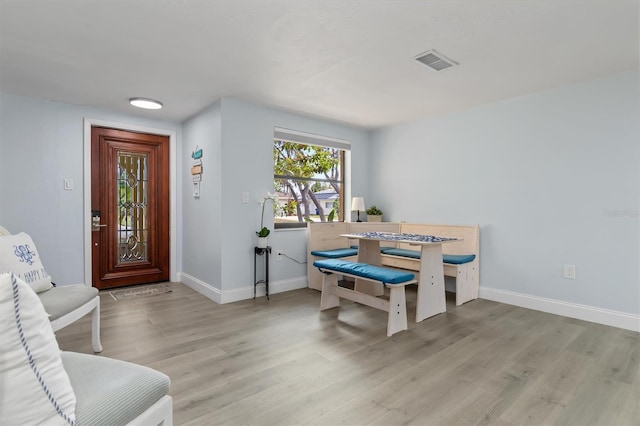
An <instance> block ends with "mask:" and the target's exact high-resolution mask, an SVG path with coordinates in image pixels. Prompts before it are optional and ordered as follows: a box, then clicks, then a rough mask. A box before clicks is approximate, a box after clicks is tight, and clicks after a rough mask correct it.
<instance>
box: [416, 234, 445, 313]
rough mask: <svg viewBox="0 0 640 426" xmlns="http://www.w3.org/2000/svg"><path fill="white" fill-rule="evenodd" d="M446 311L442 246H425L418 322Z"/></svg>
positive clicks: (418, 304)
mask: <svg viewBox="0 0 640 426" xmlns="http://www.w3.org/2000/svg"><path fill="white" fill-rule="evenodd" d="M446 311H447V303H446V297H445V293H444V267H443V265H442V244H428V245H423V246H422V254H421V255H420V281H419V282H418V301H417V306H416V322H420V321H422V320H423V319H426V318H429V317H432V316H434V315H437V314H440V313H442V312H446Z"/></svg>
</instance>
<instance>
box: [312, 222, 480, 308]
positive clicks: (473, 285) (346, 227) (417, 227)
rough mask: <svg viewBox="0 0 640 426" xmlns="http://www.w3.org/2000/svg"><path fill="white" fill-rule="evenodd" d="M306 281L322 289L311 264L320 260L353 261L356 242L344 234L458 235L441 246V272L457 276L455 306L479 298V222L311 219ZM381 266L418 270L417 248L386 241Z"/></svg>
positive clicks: (320, 279)
mask: <svg viewBox="0 0 640 426" xmlns="http://www.w3.org/2000/svg"><path fill="white" fill-rule="evenodd" d="M307 229H308V237H309V238H308V247H307V248H308V251H307V280H308V285H309V288H313V289H315V290H321V289H322V273H320V271H318V269H317V268H316V267H314V266H313V263H314V262H315V261H316V260H320V259H331V258H333V259H342V260H348V261H356V260H357V254H358V246H357V244H358V241H357V240H350V239H348V238H345V237H342V236H341V235H343V234H357V233H361V232H374V231H377V232H400V233H407V234H420V235H435V236H440V237H450V238H457V239H459V240H460V241H457V242H455V243H450V244H446V245H444V246H443V251H444V252H443V267H444V275H445V276H448V277H454V278H455V279H456V305H462V304H463V303H465V302H468V301H470V300H473V299H477V298H478V291H479V286H480V227H479V226H478V225H470V226H461V225H432V224H411V223H394V222H329V223H327V222H314V223H309V224H308V228H307ZM380 252H381V254H380V261H381V265H380V266H387V267H392V268H397V269H406V270H410V271H414V272H415V273H418V274H419V273H420V248H419V247H416V246H414V245H410V244H406V243H393V242H385V243H384V244H381V248H380Z"/></svg>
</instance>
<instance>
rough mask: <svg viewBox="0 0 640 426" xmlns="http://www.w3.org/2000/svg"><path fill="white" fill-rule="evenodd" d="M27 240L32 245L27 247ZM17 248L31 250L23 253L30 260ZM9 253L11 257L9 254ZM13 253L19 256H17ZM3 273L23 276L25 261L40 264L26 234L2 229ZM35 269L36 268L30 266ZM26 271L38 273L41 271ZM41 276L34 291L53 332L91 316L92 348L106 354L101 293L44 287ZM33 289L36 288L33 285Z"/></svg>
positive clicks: (86, 288) (72, 287) (77, 287)
mask: <svg viewBox="0 0 640 426" xmlns="http://www.w3.org/2000/svg"><path fill="white" fill-rule="evenodd" d="M25 241H27V242H28V244H23V243H24V242H25ZM16 247H28V249H26V248H25V249H23V251H24V252H25V253H26V254H27V255H28V257H25V256H23V257H22V258H21V257H19V256H17V255H18V252H16V250H17V249H16ZM7 253H8V254H7ZM13 253H15V254H16V255H15V256H14V255H13ZM0 254H1V255H2V258H0V272H5V271H13V272H14V273H16V274H18V275H19V276H20V269H21V268H23V269H24V268H25V267H26V264H25V262H24V261H25V259H26V260H28V261H30V262H34V261H37V262H38V264H39V263H40V260H39V256H38V254H37V250H36V248H35V244H34V243H33V242H32V240H31V238H30V237H29V236H28V235H27V234H24V233H21V234H16V235H11V233H10V232H9V231H8V230H7V229H6V228H3V227H2V226H0ZM30 265H31V268H32V269H33V268H34V266H33V265H32V263H30ZM34 271H35V272H33V271H28V272H26V273H27V274H29V273H34V274H37V273H38V270H37V269H35V270H34ZM45 278H48V279H49V282H50V277H48V276H45V277H41V279H40V280H39V283H38V285H37V286H36V287H35V288H34V290H35V291H36V293H37V294H38V297H39V298H40V301H41V302H42V304H43V305H44V308H45V311H46V312H47V313H48V314H49V319H50V321H51V327H52V328H53V331H58V330H60V329H61V328H64V327H66V326H68V325H69V324H72V323H74V322H75V321H77V320H79V319H80V318H82V317H84V316H85V315H87V314H89V313H91V315H92V316H91V346H92V348H93V351H94V352H102V344H101V342H100V296H99V294H98V290H97V289H96V288H93V287H89V286H86V285H65V286H53V287H52V286H51V285H50V284H48V285H47V284H44V285H43V284H42V282H43V281H46V279H45ZM32 287H33V286H32Z"/></svg>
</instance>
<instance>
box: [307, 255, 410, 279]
mask: <svg viewBox="0 0 640 426" xmlns="http://www.w3.org/2000/svg"><path fill="white" fill-rule="evenodd" d="M313 266H315V267H316V268H320V269H327V270H331V271H336V272H342V273H345V274H351V275H356V276H358V277H363V278H370V279H373V280H376V281H380V282H382V283H385V284H398V283H403V282H405V281H410V280H412V279H413V278H414V277H415V275H413V274H412V273H410V272H401V271H396V270H393V269H388V268H383V267H381V266H374V265H369V264H367V263H356V262H347V261H345V260H340V259H323V260H316V261H315V262H313Z"/></svg>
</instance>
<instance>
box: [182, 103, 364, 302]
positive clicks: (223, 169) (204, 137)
mask: <svg viewBox="0 0 640 426" xmlns="http://www.w3.org/2000/svg"><path fill="white" fill-rule="evenodd" d="M219 105H220V106H219V107H218V106H215V107H214V108H213V109H208V110H206V111H204V112H202V113H201V114H198V115H197V116H196V117H194V118H192V119H191V120H189V121H188V122H186V123H185V138H184V141H185V142H184V146H185V159H184V161H183V165H184V166H185V168H184V179H185V181H186V179H190V176H188V173H189V172H188V168H187V167H186V166H187V165H188V164H189V162H190V159H188V158H186V155H187V154H188V152H190V151H191V150H193V149H194V147H195V145H196V144H199V145H200V147H201V148H203V149H204V151H203V163H204V173H203V182H202V188H201V196H200V199H198V200H193V199H192V198H190V193H187V192H186V191H187V190H189V191H190V189H187V186H188V184H186V183H185V185H184V190H185V209H184V221H183V227H184V235H185V239H184V259H185V260H184V272H185V274H187V275H189V277H188V278H194V279H196V280H198V281H199V285H200V286H202V284H204V285H208V286H210V287H213V288H215V289H216V290H217V291H215V292H214V297H216V298H220V300H221V301H222V302H226V301H231V300H238V299H242V298H246V297H249V296H251V295H252V292H253V247H254V246H255V244H256V242H257V237H256V235H255V232H256V231H257V230H258V228H259V225H260V206H259V203H258V202H259V200H260V199H261V198H262V197H263V196H264V195H265V194H266V193H267V192H272V191H273V129H274V127H275V126H277V127H284V128H288V129H294V130H299V131H304V132H309V133H314V134H319V135H324V136H331V137H335V138H340V139H346V140H349V141H350V142H351V145H352V153H353V158H354V160H353V162H352V168H353V170H354V174H353V185H352V188H353V190H354V191H356V192H358V193H364V192H365V191H366V186H367V173H368V167H367V165H368V160H369V145H368V143H369V132H368V131H367V130H363V129H360V128H355V127H351V126H346V125H343V124H339V123H334V122H328V121H325V120H321V119H317V118H313V117H309V116H304V115H301V114H296V113H292V112H286V111H281V110H277V109H273V108H268V107H264V106H258V105H254V104H250V103H247V102H243V101H240V100H237V99H233V98H223V99H222V100H221V101H220V104H219ZM219 122H220V123H221V126H220V125H219V124H218V123H219ZM220 134H221V135H222V136H221V137H220ZM208 147H211V148H208ZM208 150H209V151H208ZM211 151H213V152H211ZM214 155H217V156H218V158H217V159H216V158H214ZM218 167H219V169H218ZM211 168H214V171H213V172H210V170H211ZM216 179H218V180H217V181H216ZM243 192H247V193H249V203H242V193H243ZM267 213H269V210H268V211H267ZM218 214H220V215H221V217H220V218H218V216H217V215H218ZM209 216H212V219H211V220H209V219H206V220H203V218H205V217H206V218H208V217H209ZM265 225H266V226H268V227H269V228H270V229H272V233H271V235H270V236H269V244H270V245H271V246H272V247H273V248H274V250H277V249H282V250H284V251H285V253H287V254H288V255H289V256H291V257H294V258H297V259H299V260H302V261H306V232H304V231H300V230H289V231H285V230H282V231H280V230H278V231H273V217H272V215H271V214H265ZM189 236H194V238H190V237H189ZM197 236H199V238H197ZM203 236H206V237H204V238H203ZM219 250H221V252H220V253H219V256H217V255H216V253H218V251H219ZM201 253H210V257H208V259H209V260H208V262H210V264H209V265H207V266H202V265H197V264H201V263H202V262H206V261H207V260H206V259H202V258H201ZM191 258H197V259H199V261H198V262H193V263H191V261H190V260H188V259H191ZM271 266H272V268H271V274H270V275H271V277H270V279H271V282H272V284H273V285H275V286H276V288H277V286H278V284H281V285H282V287H281V289H286V288H291V287H301V286H306V265H304V264H299V263H296V262H294V261H292V260H290V259H285V260H283V261H281V262H275V261H273V262H272V263H271ZM212 268H213V269H218V270H216V271H213V270H212ZM220 293H222V294H220Z"/></svg>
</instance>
